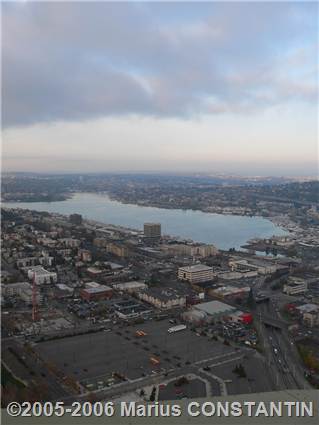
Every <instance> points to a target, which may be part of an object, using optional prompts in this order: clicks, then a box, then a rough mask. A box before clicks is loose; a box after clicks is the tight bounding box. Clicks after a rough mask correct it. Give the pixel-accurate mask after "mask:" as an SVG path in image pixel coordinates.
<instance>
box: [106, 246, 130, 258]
mask: <svg viewBox="0 0 319 425" xmlns="http://www.w3.org/2000/svg"><path fill="white" fill-rule="evenodd" d="M106 251H107V252H109V253H110V254H113V255H116V256H117V257H127V256H128V255H129V250H128V249H127V247H126V246H124V245H119V244H115V243H108V244H107V245H106Z"/></svg>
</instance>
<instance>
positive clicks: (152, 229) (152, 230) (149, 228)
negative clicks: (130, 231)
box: [144, 223, 161, 239]
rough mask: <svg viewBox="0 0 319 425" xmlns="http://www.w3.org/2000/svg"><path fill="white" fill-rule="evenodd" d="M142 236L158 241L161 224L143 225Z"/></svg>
mask: <svg viewBox="0 0 319 425" xmlns="http://www.w3.org/2000/svg"><path fill="white" fill-rule="evenodd" d="M144 236H145V237H146V238H150V239H160V237H161V224H160V223H144Z"/></svg>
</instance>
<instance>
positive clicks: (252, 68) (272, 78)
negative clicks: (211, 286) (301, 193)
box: [2, 1, 319, 175]
mask: <svg viewBox="0 0 319 425" xmlns="http://www.w3.org/2000/svg"><path fill="white" fill-rule="evenodd" d="M318 47H319V43H318V3H317V2H265V3H262V2H246V3H241V2H234V3H231V2H205V3H200V2H196V3H195V2H194V3H192V2H185V3H183V2H176V3H173V2H161V3H154V2H141V3H138V2H134V3H133V2H130V3H124V2H122V3H110V2H96V3H95V2H92V1H90V2H29V1H23V2H12V1H11V2H6V3H2V141H3V143H2V157H3V159H2V169H3V171H35V172H83V173H85V172H122V171H125V172H127V171H129V172H141V171H142V172H143V171H145V172H159V171H162V172H170V173H172V172H209V173H214V172H218V173H220V172H225V173H237V174H242V175H315V174H316V173H317V172H318V168H317V164H318V160H319V158H318Z"/></svg>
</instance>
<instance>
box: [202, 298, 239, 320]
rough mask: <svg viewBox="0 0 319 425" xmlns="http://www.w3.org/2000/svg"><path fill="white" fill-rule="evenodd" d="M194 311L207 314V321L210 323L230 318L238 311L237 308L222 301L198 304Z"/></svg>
mask: <svg viewBox="0 0 319 425" xmlns="http://www.w3.org/2000/svg"><path fill="white" fill-rule="evenodd" d="M194 309H195V310H197V311H203V312H204V313H206V315H207V321H209V322H212V321H216V320H219V319H221V318H223V317H226V316H229V315H231V314H232V313H234V312H235V311H236V308H235V307H232V306H231V305H228V304H225V303H222V302H220V301H209V302H207V303H201V304H196V305H195V306H194Z"/></svg>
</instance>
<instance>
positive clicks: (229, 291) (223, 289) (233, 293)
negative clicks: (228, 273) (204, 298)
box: [208, 285, 250, 300]
mask: <svg viewBox="0 0 319 425" xmlns="http://www.w3.org/2000/svg"><path fill="white" fill-rule="evenodd" d="M249 292H250V287H249V286H244V287H242V286H241V287H237V286H230V285H226V286H220V287H218V288H212V289H209V290H208V294H209V295H211V296H213V297H217V298H221V299H224V300H227V299H228V300H233V299H235V298H236V299H237V298H245V297H247V296H248V294H249Z"/></svg>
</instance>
